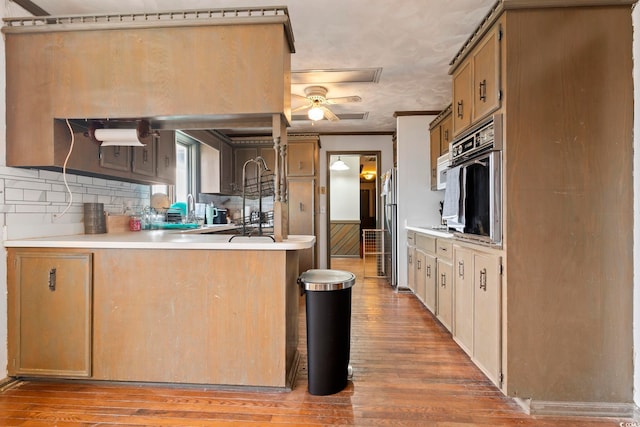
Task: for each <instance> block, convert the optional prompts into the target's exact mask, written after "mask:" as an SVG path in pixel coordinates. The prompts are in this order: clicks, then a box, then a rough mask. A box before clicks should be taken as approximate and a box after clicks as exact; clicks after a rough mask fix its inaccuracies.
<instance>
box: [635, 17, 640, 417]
mask: <svg viewBox="0 0 640 427" xmlns="http://www.w3.org/2000/svg"><path fill="white" fill-rule="evenodd" d="M633 26H634V33H633V57H634V59H636V60H634V67H633V79H634V104H635V105H634V132H633V135H634V141H633V146H634V150H633V151H634V159H633V169H634V171H638V170H639V169H640V120H638V111H640V66H639V65H638V62H637V59H638V58H640V36H639V35H638V28H639V26H640V8H638V7H636V8H635V9H634V10H633ZM639 175H640V174H638V173H637V172H636V173H634V177H633V188H634V190H633V206H634V215H633V217H634V226H633V242H634V244H633V259H634V274H633V276H634V296H633V325H634V328H633V336H634V340H633V342H634V345H633V349H634V364H633V366H634V388H633V389H634V401H635V403H636V405H637V406H640V226H639V225H640V221H639V220H640V176H639Z"/></svg>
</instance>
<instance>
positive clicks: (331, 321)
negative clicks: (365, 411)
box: [298, 269, 356, 396]
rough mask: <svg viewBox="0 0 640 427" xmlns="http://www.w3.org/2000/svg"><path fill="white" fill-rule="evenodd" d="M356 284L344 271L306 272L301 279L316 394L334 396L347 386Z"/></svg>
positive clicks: (311, 381) (312, 386)
mask: <svg viewBox="0 0 640 427" xmlns="http://www.w3.org/2000/svg"><path fill="white" fill-rule="evenodd" d="M355 281H356V276H355V275H354V274H353V273H350V272H348V271H341V270H317V269H315V270H307V271H305V272H304V273H302V275H301V276H300V277H299V278H298V283H299V284H300V286H301V287H302V288H303V289H304V292H305V294H306V296H307V303H306V305H307V309H306V314H307V368H308V375H309V393H311V394H313V395H317V396H325V395H328V394H334V393H337V392H339V391H341V390H342V389H344V388H345V387H346V386H347V380H348V377H349V351H350V349H351V287H352V286H353V285H354V283H355Z"/></svg>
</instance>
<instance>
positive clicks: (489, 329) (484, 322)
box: [473, 254, 502, 384]
mask: <svg viewBox="0 0 640 427" xmlns="http://www.w3.org/2000/svg"><path fill="white" fill-rule="evenodd" d="M500 263H501V259H500V257H499V256H495V255H486V254H475V257H474V275H475V277H474V288H475V289H474V305H473V312H474V320H473V335H474V337H475V340H474V346H473V358H474V359H475V361H476V363H477V364H478V366H480V368H481V369H482V370H483V371H484V372H485V373H486V374H487V376H488V377H489V378H491V379H492V380H493V381H494V382H495V383H496V384H498V383H499V378H500V372H501V367H502V363H501V361H502V358H501V355H502V353H501V346H502V341H501V336H502V334H501V304H500V301H501V297H502V293H501V286H502V285H501V284H502V280H501V274H500Z"/></svg>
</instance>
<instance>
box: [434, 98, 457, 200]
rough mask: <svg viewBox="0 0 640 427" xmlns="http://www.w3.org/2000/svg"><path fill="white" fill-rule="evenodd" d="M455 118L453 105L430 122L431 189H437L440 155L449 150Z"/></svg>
mask: <svg viewBox="0 0 640 427" xmlns="http://www.w3.org/2000/svg"><path fill="white" fill-rule="evenodd" d="M452 125H453V118H452V115H451V105H449V106H448V107H447V108H445V109H444V110H442V112H441V113H440V114H439V115H438V117H436V118H435V119H434V120H433V121H432V122H431V123H430V124H429V141H430V150H429V152H430V163H431V190H434V191H435V190H437V185H438V176H437V173H438V157H440V156H442V155H443V154H446V153H448V152H449V143H450V142H451V140H452V139H453V129H452Z"/></svg>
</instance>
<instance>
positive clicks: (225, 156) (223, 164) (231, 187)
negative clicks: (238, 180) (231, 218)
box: [220, 142, 235, 194]
mask: <svg viewBox="0 0 640 427" xmlns="http://www.w3.org/2000/svg"><path fill="white" fill-rule="evenodd" d="M233 167H234V164H233V148H232V147H231V145H229V144H227V143H226V142H221V143H220V192H222V193H223V194H232V193H233V192H234V191H235V184H234V182H233V179H234V170H233Z"/></svg>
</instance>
